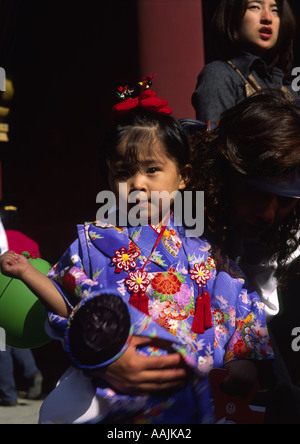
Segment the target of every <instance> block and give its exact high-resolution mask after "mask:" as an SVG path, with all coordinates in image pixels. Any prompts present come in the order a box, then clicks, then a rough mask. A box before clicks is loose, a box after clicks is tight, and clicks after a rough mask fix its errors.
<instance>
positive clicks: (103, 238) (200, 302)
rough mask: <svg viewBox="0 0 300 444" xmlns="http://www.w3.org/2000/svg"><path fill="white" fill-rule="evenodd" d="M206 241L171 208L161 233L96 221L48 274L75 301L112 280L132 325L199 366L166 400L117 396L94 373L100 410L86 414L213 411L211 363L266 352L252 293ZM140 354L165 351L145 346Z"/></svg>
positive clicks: (155, 419) (162, 419)
mask: <svg viewBox="0 0 300 444" xmlns="http://www.w3.org/2000/svg"><path fill="white" fill-rule="evenodd" d="M210 250H211V247H210V245H209V244H208V243H207V242H206V241H204V240H201V239H199V238H188V237H186V236H185V229H184V228H183V227H176V226H175V225H174V221H173V218H172V217H171V218H170V220H169V222H168V225H167V226H166V227H165V229H164V230H163V232H159V231H157V230H156V229H155V228H154V227H151V226H144V227H124V228H116V227H114V226H111V225H107V224H103V223H101V222H96V223H94V224H85V225H81V226H78V239H77V240H76V241H75V242H74V243H73V244H72V245H71V247H70V248H69V249H68V251H67V252H66V253H65V255H64V256H63V257H62V258H61V260H60V262H59V263H58V265H57V266H56V267H54V269H53V270H52V271H51V272H50V275H49V276H50V277H51V279H52V280H53V281H54V283H55V284H56V285H57V287H58V289H59V290H60V292H61V293H62V295H63V297H64V298H65V299H66V300H67V302H68V303H69V304H70V305H71V306H74V305H75V304H76V300H77V301H78V302H79V301H80V300H82V299H84V298H86V297H90V296H92V295H95V294H100V296H101V291H102V290H103V289H110V288H113V289H114V290H115V292H116V293H117V294H118V295H119V296H120V297H121V298H122V300H123V301H124V302H125V303H126V304H128V307H129V309H130V312H131V315H132V325H133V327H132V334H134V335H140V336H149V337H159V338H162V339H166V340H167V341H170V344H171V343H172V347H173V348H174V349H175V350H176V351H177V352H179V353H181V354H182V356H183V358H184V359H185V361H186V363H187V364H188V365H189V366H191V367H192V368H194V370H195V375H196V378H194V379H193V380H191V384H190V385H189V386H188V387H187V388H186V389H185V390H183V391H181V392H179V393H177V394H174V395H172V396H170V397H169V398H167V399H158V398H151V397H149V398H147V397H141V396H138V397H132V396H125V395H118V394H117V393H115V392H114V391H113V390H112V389H111V388H109V387H105V386H103V382H99V381H94V382H93V383H94V387H95V390H94V397H93V402H97V403H98V404H97V406H98V407H97V412H98V413H97V414H94V413H93V414H91V416H92V417H93V419H91V420H92V421H99V420H101V421H104V422H105V421H107V420H108V421H109V420H111V417H112V416H113V418H114V420H115V419H116V418H118V420H120V421H122V418H123V417H125V416H126V417H127V418H128V411H130V415H131V416H130V417H131V419H130V421H131V422H140V423H165V424H166V423H169V424H170V423H175V422H177V423H184V422H185V423H189V422H205V421H207V420H209V419H208V418H209V417H210V411H209V409H208V407H207V406H208V402H207V399H208V396H209V395H208V392H207V391H206V388H207V387H206V377H207V375H208V373H209V371H210V370H211V369H212V368H213V367H219V368H222V367H223V366H224V364H225V363H226V362H229V361H231V360H234V359H240V358H243V359H244V358H245V357H246V358H247V359H270V358H272V357H273V353H272V348H271V344H270V339H269V335H268V331H267V327H266V321H265V315H264V307H263V304H262V303H261V302H260V299H259V297H258V295H257V294H256V293H254V292H248V291H247V288H245V286H244V284H245V281H244V279H242V277H241V275H239V276H236V277H233V276H231V275H230V274H229V273H228V270H225V269H222V267H221V270H220V271H219V270H217V269H216V265H215V262H214V260H213V258H212V256H211V252H210ZM223 268H224V267H223ZM70 275H71V276H72V278H70ZM70 282H72V285H71V286H69V284H68V283H70ZM74 282H75V284H76V285H75V288H74ZM70 290H71V292H70ZM141 297H143V305H142V304H141V299H139V298H141ZM133 299H134V300H133ZM139 304H140V305H139ZM137 306H139V307H140V309H138V308H137ZM141 307H142V308H141ZM49 321H50V325H51V327H52V332H53V333H54V332H56V334H57V335H58V336H59V335H63V334H64V329H65V328H66V325H67V320H66V319H63V318H60V317H59V316H57V315H55V314H53V313H50V314H49ZM124 351H125V350H124ZM140 353H143V354H145V355H149V356H151V355H153V354H155V355H159V354H165V353H166V351H165V350H161V349H153V348H149V347H145V348H144V349H141V350H140ZM118 357H119V356H118ZM118 357H116V359H117V358H118ZM75 371H77V372H78V370H74V372H75ZM76 374H77V375H78V373H76ZM69 382H70V377H69ZM61 384H62V383H61ZM61 389H62V388H61ZM54 392H55V391H54ZM91 393H92V392H91ZM53 396H54V398H53ZM50 397H51V395H50ZM52 399H55V393H54V395H52ZM64 399H65V398H64ZM103 400H105V402H106V404H105V405H106V407H105V409H104V408H103V407H102V405H103V404H101V402H102V403H103ZM195 400H196V401H195ZM46 402H47V401H46ZM53 402H54V401H53ZM50 404H51V401H50ZM107 405H109V408H107ZM48 406H49V404H48ZM99 406H100V407H99ZM182 406H184V408H182ZM50 410H51V409H50ZM54 410H55V409H54V407H53V411H54ZM154 411H155V412H156V414H155V415H153V412H154ZM55 412H56V413H55V414H57V410H55ZM150 412H152V413H150ZM195 412H196V416H195ZM125 413H126V414H125ZM46 416H47V415H46ZM50 416H51V415H50ZM78 416H79V415H78ZM76 420H77V421H79V419H78V418H75V420H74V418H72V419H70V422H76ZM79 422H80V421H79Z"/></svg>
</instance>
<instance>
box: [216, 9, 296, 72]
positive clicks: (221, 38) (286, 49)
mask: <svg viewBox="0 0 300 444" xmlns="http://www.w3.org/2000/svg"><path fill="white" fill-rule="evenodd" d="M276 3H277V5H278V8H279V14H280V20H281V23H280V30H279V37H278V42H277V45H276V46H275V47H274V48H273V49H272V50H271V51H269V52H268V53H267V55H266V57H265V59H266V62H267V64H268V66H269V68H271V67H274V66H277V67H278V68H280V69H282V70H283V71H284V72H285V74H287V75H290V71H291V69H292V63H293V41H294V38H295V33H296V20H295V16H294V14H293V11H292V9H291V7H290V5H289V3H288V0H276ZM247 5H248V0H219V3H218V6H217V8H216V12H215V15H214V17H213V21H212V34H211V35H212V36H213V40H214V43H215V56H216V58H218V59H222V60H224V59H226V61H227V60H229V59H231V58H232V57H235V56H238V55H239V53H240V51H241V50H243V47H241V45H240V42H239V29H240V26H241V23H242V20H243V17H244V15H245V13H246V10H247Z"/></svg>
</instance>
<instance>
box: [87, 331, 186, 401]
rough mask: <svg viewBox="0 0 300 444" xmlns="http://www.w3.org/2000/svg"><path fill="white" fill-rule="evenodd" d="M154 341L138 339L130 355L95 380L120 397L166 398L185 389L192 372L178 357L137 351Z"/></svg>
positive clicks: (102, 372) (133, 341)
mask: <svg viewBox="0 0 300 444" xmlns="http://www.w3.org/2000/svg"><path fill="white" fill-rule="evenodd" d="M151 341H152V340H151V338H143V337H139V336H134V337H133V339H132V341H131V343H130V345H129V347H128V349H127V350H126V352H125V353H124V354H123V355H122V356H121V357H120V358H119V359H118V360H117V361H115V362H114V363H113V364H111V365H109V366H108V367H106V368H105V369H103V370H98V371H97V372H94V373H93V374H92V375H91V376H95V377H99V378H102V379H104V380H105V381H106V382H108V383H109V384H110V385H111V386H112V388H113V389H114V390H116V391H117V392H118V393H123V394H127V395H143V396H150V395H158V396H163V395H164V394H165V393H169V392H170V391H171V392H172V391H173V392H174V391H177V390H180V389H182V388H184V387H185V385H186V383H187V380H188V377H189V371H188V369H187V368H186V366H185V364H184V363H183V361H182V357H181V356H180V355H179V354H178V353H173V354H169V355H166V356H155V357H148V356H143V355H140V354H138V353H137V352H136V349H137V347H141V346H147V345H150V346H151Z"/></svg>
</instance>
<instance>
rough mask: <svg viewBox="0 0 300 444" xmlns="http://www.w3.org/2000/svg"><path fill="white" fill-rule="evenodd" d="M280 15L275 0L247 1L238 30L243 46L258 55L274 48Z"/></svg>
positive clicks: (260, 55)
mask: <svg viewBox="0 0 300 444" xmlns="http://www.w3.org/2000/svg"><path fill="white" fill-rule="evenodd" d="M279 29H280V15H279V8H278V5H277V3H276V1H275V0H260V1H252V0H249V1H248V6H247V10H246V13H245V15H244V17H243V20H242V24H241V27H240V31H239V38H240V42H241V43H242V45H243V47H244V48H245V49H246V50H248V51H250V52H251V53H252V54H255V55H257V56H259V57H261V58H262V57H263V56H264V55H265V54H266V52H268V51H269V50H271V49H272V48H274V46H275V45H276V43H277V40H278V37H279Z"/></svg>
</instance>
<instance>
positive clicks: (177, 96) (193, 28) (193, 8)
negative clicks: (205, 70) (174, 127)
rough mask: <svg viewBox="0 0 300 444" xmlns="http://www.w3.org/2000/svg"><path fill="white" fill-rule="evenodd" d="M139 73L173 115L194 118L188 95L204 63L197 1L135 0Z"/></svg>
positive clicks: (200, 20) (199, 7)
mask: <svg viewBox="0 0 300 444" xmlns="http://www.w3.org/2000/svg"><path fill="white" fill-rule="evenodd" d="M137 4H138V38H139V39H138V40H139V59H140V74H141V75H142V76H145V75H149V74H154V73H157V74H158V76H157V78H156V79H155V83H154V87H153V90H154V91H155V92H157V94H158V95H159V96H160V97H162V98H164V99H166V100H168V102H169V105H170V106H171V108H172V109H173V114H174V116H175V117H177V118H182V117H194V110H193V108H192V105H191V96H192V93H193V91H194V88H195V86H196V79H197V75H198V74H199V72H200V70H201V69H202V67H203V66H204V44H203V28H202V2H201V0H197V1H195V0H181V1H180V0H178V1H176V0H138V2H137Z"/></svg>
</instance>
